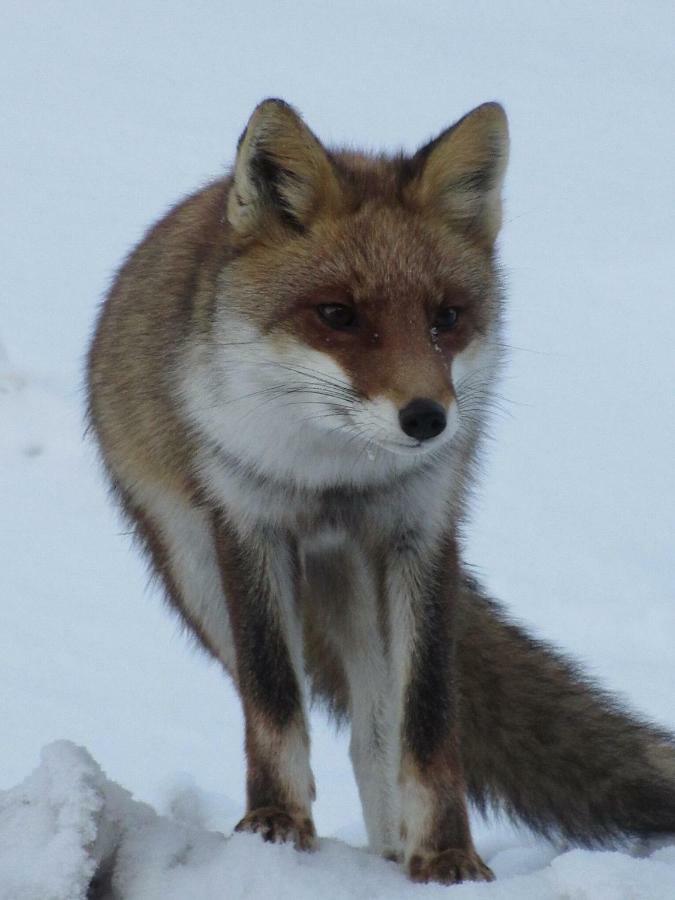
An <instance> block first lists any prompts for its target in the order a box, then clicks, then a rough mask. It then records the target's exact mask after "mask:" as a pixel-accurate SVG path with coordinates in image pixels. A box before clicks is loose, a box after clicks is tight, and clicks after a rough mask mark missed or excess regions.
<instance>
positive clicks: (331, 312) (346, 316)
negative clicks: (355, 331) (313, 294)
mask: <svg viewBox="0 0 675 900" xmlns="http://www.w3.org/2000/svg"><path fill="white" fill-rule="evenodd" d="M316 311H317V312H318V314H319V317H320V318H321V319H323V321H324V322H325V323H326V325H330V327H331V328H337V329H341V328H354V326H355V325H356V322H357V317H356V310H355V309H354V307H352V306H347V305H346V304H344V303H322V304H320V305H319V306H317V308H316Z"/></svg>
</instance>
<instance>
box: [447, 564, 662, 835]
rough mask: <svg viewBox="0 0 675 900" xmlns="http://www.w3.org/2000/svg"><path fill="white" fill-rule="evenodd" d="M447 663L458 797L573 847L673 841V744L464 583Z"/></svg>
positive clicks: (477, 589) (493, 603)
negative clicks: (456, 715)
mask: <svg viewBox="0 0 675 900" xmlns="http://www.w3.org/2000/svg"><path fill="white" fill-rule="evenodd" d="M460 626H461V631H460V640H459V644H458V650H457V652H458V664H459V669H460V685H461V689H460V690H461V710H462V712H461V715H462V752H463V757H464V767H465V775H466V778H467V783H468V788H469V793H470V795H471V797H472V799H473V800H474V801H475V802H476V803H477V805H478V806H479V807H480V808H482V809H486V808H488V807H491V806H496V807H499V808H502V809H505V810H506V811H507V812H508V813H509V814H511V815H512V816H514V817H517V818H519V819H522V820H524V821H525V822H526V823H527V824H528V825H529V826H530V827H531V828H533V829H535V830H536V831H539V832H541V833H544V834H546V835H549V836H553V835H556V834H557V835H560V836H562V837H564V838H567V839H568V840H570V841H573V842H574V843H579V844H583V845H593V844H611V843H613V842H616V841H617V840H619V839H621V838H622V837H627V836H638V837H645V836H649V835H654V834H663V833H675V740H674V739H673V737H672V736H671V735H669V734H667V733H665V732H662V731H659V730H658V729H657V728H655V727H654V726H652V725H650V724H649V723H647V722H645V721H643V720H641V719H640V718H638V717H637V716H635V715H633V714H632V713H630V712H628V711H627V710H626V709H624V708H623V707H622V706H621V705H620V704H619V703H618V702H617V701H616V700H615V699H614V698H612V697H611V696H609V695H608V694H606V693H604V692H603V691H601V690H599V689H598V688H597V687H595V686H594V685H593V684H592V682H590V681H589V680H588V679H587V678H585V677H584V676H583V675H581V674H580V672H579V671H578V670H577V668H576V667H575V666H574V664H572V663H570V662H569V661H567V660H566V659H564V658H563V657H562V656H561V655H560V654H558V653H557V652H556V651H555V650H553V649H552V648H551V647H549V646H547V645H546V644H544V643H542V642H540V641H538V640H535V639H534V638H532V637H531V636H530V635H529V634H528V633H527V632H526V631H524V630H523V629H522V628H520V627H518V626H516V625H514V624H512V623H511V622H510V621H509V620H508V618H507V617H506V615H505V614H504V612H503V611H502V609H501V608H500V606H499V605H498V604H496V603H495V602H494V601H492V600H489V599H487V598H486V597H485V596H484V595H483V594H482V593H481V591H480V589H479V588H478V586H477V585H476V584H475V583H474V582H473V581H472V580H467V583H466V592H465V594H464V595H463V597H462V602H461V605H460Z"/></svg>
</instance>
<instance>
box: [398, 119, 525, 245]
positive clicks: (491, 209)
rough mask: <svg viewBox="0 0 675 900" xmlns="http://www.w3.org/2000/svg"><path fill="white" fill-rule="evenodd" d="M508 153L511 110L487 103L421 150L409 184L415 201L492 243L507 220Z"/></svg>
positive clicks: (414, 161) (479, 238) (485, 242)
mask: <svg viewBox="0 0 675 900" xmlns="http://www.w3.org/2000/svg"><path fill="white" fill-rule="evenodd" d="M508 154H509V130H508V123H507V120H506V113H505V112H504V110H503V108H502V107H501V106H500V105H499V104H498V103H484V104H483V105H482V106H479V107H477V108H476V109H474V110H472V111H471V112H470V113H467V115H466V116H464V118H462V119H460V120H459V122H456V123H455V124H454V125H452V126H451V127H450V128H448V129H447V130H446V131H444V132H443V133H442V134H441V135H439V136H438V137H437V138H436V139H435V140H433V141H431V142H430V143H429V144H427V145H426V146H424V147H422V148H421V149H420V150H418V151H417V153H416V154H415V156H414V157H413V159H412V170H413V173H414V175H413V179H412V181H411V183H410V185H409V188H408V190H409V191H410V193H411V196H412V199H413V202H414V203H415V204H416V205H418V206H419V207H421V208H428V209H429V208H431V209H435V211H436V212H437V213H438V214H439V215H440V216H441V217H443V218H445V219H446V220H447V221H449V222H451V223H452V224H453V225H454V226H456V227H457V228H459V229H460V230H462V231H464V232H465V233H468V234H470V235H471V236H473V237H475V238H476V239H477V240H478V241H480V242H481V243H484V244H486V245H488V246H491V245H492V244H493V243H494V241H495V238H496V237H497V233H498V232H499V228H500V225H501V220H502V200H501V188H502V182H503V179H504V172H505V170H506V163H507V160H508Z"/></svg>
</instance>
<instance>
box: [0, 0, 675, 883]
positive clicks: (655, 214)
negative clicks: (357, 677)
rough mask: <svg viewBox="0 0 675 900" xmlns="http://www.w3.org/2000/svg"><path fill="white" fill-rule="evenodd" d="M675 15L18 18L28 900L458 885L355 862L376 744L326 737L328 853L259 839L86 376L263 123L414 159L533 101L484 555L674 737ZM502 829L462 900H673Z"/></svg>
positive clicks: (18, 874) (13, 723)
mask: <svg viewBox="0 0 675 900" xmlns="http://www.w3.org/2000/svg"><path fill="white" fill-rule="evenodd" d="M674 20H675V16H674V14H673V11H672V6H671V5H670V4H668V3H661V2H656V0H651V2H645V3H642V4H637V3H629V2H621V0H613V2H608V3H602V2H597V3H593V4H588V3H586V2H584V3H581V2H578V0H572V2H568V3H565V4H542V3H539V2H535V0H519V2H515V0H514V2H506V0H505V2H499V3H496V2H495V3H483V2H475V0H473V2H469V0H465V2H459V0H455V2H453V3H447V2H445V0H437V2H433V0H428V2H413V0H405V2H404V0H400V2H395V0H389V2H381V0H371V2H369V3H367V4H366V3H358V2H356V0H342V2H335V3H331V4H330V5H328V4H325V5H324V4H317V3H315V2H313V3H310V2H295V3H290V2H283V0H277V2H271V0H268V2H265V3H263V2H256V0H250V2H248V3H246V4H236V5H235V4H229V3H220V2H216V0H211V2H207V0H195V2H191V3H180V2H174V0H166V2H161V3H160V2H159V0H155V2H150V0H138V2H132V0H120V2H117V3H115V4H93V3H89V2H85V0H71V2H69V3H67V4H64V3H60V2H56V0H53V2H52V0H38V2H36V3H32V4H25V3H23V2H10V0H6V2H5V3H4V4H3V24H2V31H1V36H0V45H1V46H0V51H1V52H0V68H1V70H2V71H1V74H2V84H3V91H2V92H1V95H0V120H1V121H2V123H3V126H2V131H3V140H2V142H0V160H1V162H2V165H0V196H2V198H3V201H2V209H3V216H2V224H1V225H0V229H1V231H2V248H3V250H2V273H3V274H2V294H1V295H0V713H1V717H2V734H3V740H2V744H1V745H0V788H4V789H6V790H5V791H4V792H3V793H0V900H78V898H85V897H86V895H87V885H88V884H89V882H90V880H91V878H92V877H93V875H94V872H95V871H97V870H98V871H99V875H98V877H97V884H98V894H99V896H102V897H106V896H107V895H108V894H109V893H110V891H111V890H113V889H114V891H116V892H117V893H116V896H118V897H121V898H124V900H136V898H138V900H153V898H162V900H173V898H181V900H185V898H193V897H195V898H196V897H199V898H200V900H202V898H203V900H209V898H212V897H213V898H216V897H219V898H222V897H225V898H228V900H230V898H232V900H233V898H239V897H242V898H243V897H247V898H257V897H263V896H264V897H269V896H270V895H271V896H275V897H280V898H286V897H287V898H294V900H295V898H299V900H307V898H315V897H318V896H321V897H326V898H343V897H344V898H347V897H350V898H351V897H363V898H366V897H368V898H371V897H373V898H379V897H381V898H385V897H386V898H399V897H400V898H403V897H422V896H424V897H428V898H432V897H436V896H438V897H441V896H446V895H447V891H448V890H449V889H445V888H440V887H419V886H417V887H416V886H413V885H410V884H408V883H407V882H406V881H405V879H404V878H403V876H402V875H401V874H400V872H399V870H398V869H397V868H396V867H395V866H394V865H392V864H390V863H386V862H384V861H382V860H379V859H375V858H373V857H370V856H368V855H367V854H366V853H364V852H363V851H362V850H361V849H355V848H359V847H361V846H362V845H363V843H364V831H363V827H362V824H361V820H360V810H359V806H358V800H357V795H356V790H355V787H354V784H353V779H352V776H351V773H350V771H349V765H348V760H347V755H346V738H345V736H344V735H335V734H334V731H333V728H332V726H330V725H327V724H326V723H325V722H324V720H323V719H322V717H321V716H320V715H318V714H317V715H316V716H315V719H314V731H313V764H314V769H315V772H316V775H317V781H318V788H319V798H318V801H317V805H316V819H317V825H318V828H319V831H320V833H321V834H322V835H323V836H324V837H325V840H324V841H323V842H322V844H321V847H320V850H319V852H318V853H316V854H313V855H309V856H304V855H303V856H301V855H299V854H297V853H295V852H294V851H293V850H292V849H290V848H287V847H270V846H267V845H263V844H262V842H259V841H258V840H257V839H256V838H254V837H250V836H245V835H236V836H234V837H232V836H231V830H232V826H233V824H234V823H235V822H236V821H237V818H238V817H239V816H240V815H241V812H242V803H243V779H244V768H243V752H242V726H241V716H240V712H239V708H238V703H237V700H236V697H235V696H234V693H233V691H232V689H231V687H230V686H229V685H228V684H226V683H225V682H224V680H223V678H222V677H221V676H220V674H219V672H218V671H217V670H216V668H215V666H213V665H211V664H210V663H209V662H208V661H207V660H206V659H205V658H204V657H203V656H202V655H200V654H199V653H197V652H196V651H194V650H193V649H191V648H190V646H189V644H188V642H187V641H186V640H185V638H184V637H183V636H182V635H181V634H180V633H179V631H178V629H177V626H176V623H175V622H174V621H173V619H172V618H171V617H170V616H169V614H168V613H167V612H166V611H165V610H164V608H163V607H162V603H161V600H160V598H159V597H158V596H157V595H156V592H155V591H154V590H151V589H147V588H146V574H145V570H144V566H143V564H142V562H141V560H140V559H138V557H137V556H136V555H135V553H134V552H133V551H132V550H130V547H129V544H130V540H129V537H128V535H127V534H125V532H124V527H123V526H122V525H121V524H120V522H119V519H118V518H117V516H116V514H115V512H114V511H113V510H112V509H111V508H110V506H109V504H108V501H107V498H106V495H105V489H104V486H103V483H102V480H101V477H100V473H99V472H98V469H97V466H96V462H95V457H94V453H93V451H92V448H91V447H90V446H89V445H87V444H86V442H85V441H84V440H83V424H82V390H81V367H82V358H83V354H84V352H85V348H86V343H87V339H88V335H89V334H90V331H91V327H92V321H93V317H94V314H95V311H96V307H97V304H98V301H99V300H100V298H101V296H102V295H103V293H104V291H105V289H106V286H107V284H108V283H109V280H110V277H111V275H112V273H113V271H114V269H115V267H116V266H117V264H118V263H119V261H120V259H121V258H122V256H123V254H124V253H125V252H126V251H127V250H128V248H129V247H130V246H131V244H132V243H133V242H134V241H135V240H136V239H137V238H138V237H139V236H140V235H141V233H142V231H143V229H144V228H145V227H146V225H147V224H148V223H149V222H150V221H151V220H152V219H153V218H154V217H156V216H157V215H158V214H159V213H160V212H161V211H162V210H163V209H165V208H166V207H167V206H168V205H169V204H170V203H171V202H173V201H174V200H175V199H176V198H177V197H179V196H180V195H182V194H184V193H186V192H188V191H189V190H191V189H192V188H194V187H196V186H198V185H199V184H201V183H203V182H204V181H205V180H207V179H208V178H210V177H211V176H213V175H216V174H218V173H219V172H221V171H222V169H223V167H224V166H225V165H226V163H227V162H228V161H229V160H231V158H232V154H233V151H234V147H235V143H236V139H237V136H238V134H239V132H240V130H241V129H242V127H243V125H244V123H245V121H246V118H247V116H248V115H249V113H250V111H251V109H252V108H253V106H254V105H255V103H256V102H257V101H258V100H260V99H261V98H262V97H264V96H268V95H275V96H282V97H285V98H286V99H288V100H290V101H291V102H293V103H294V104H295V105H297V106H298V108H299V109H300V110H301V111H302V112H303V113H304V115H305V116H306V118H307V120H308V122H309V124H310V126H311V127H312V128H313V129H314V130H315V131H316V132H317V133H318V134H319V135H320V136H321V137H322V138H323V139H325V140H326V141H336V142H349V143H352V144H354V145H364V146H367V147H372V148H380V147H386V148H390V149H392V148H396V147H398V146H405V147H406V148H408V149H413V148H414V147H415V146H416V145H417V144H419V143H421V142H422V141H423V140H425V139H427V138H428V137H430V136H431V135H432V134H434V133H435V132H437V131H439V130H440V129H442V128H443V127H444V126H446V125H447V124H449V123H450V122H451V121H452V120H453V119H454V118H456V117H458V116H459V115H461V114H462V113H463V112H465V111H466V110H468V109H469V108H470V107H472V106H473V105H476V104H477V103H479V102H481V101H483V100H486V99H499V100H501V101H502V102H504V104H505V105H506V107H507V110H508V112H509V116H510V120H511V128H512V137H513V153H512V164H511V169H510V174H509V178H508V182H507V214H506V225H505V232H504V237H503V240H502V254H503V258H504V262H505V265H506V268H507V271H508V277H509V283H510V296H511V298H510V307H509V309H510V326H509V342H510V343H511V345H512V346H513V351H512V354H511V363H510V367H509V370H508V372H507V375H506V377H505V379H504V382H503V385H502V394H503V397H504V400H503V404H502V406H503V413H504V414H503V415H501V416H499V418H498V420H497V421H496V423H495V427H494V438H495V440H494V442H493V444H492V445H491V446H490V448H489V452H488V456H487V459H486V464H485V472H484V479H483V483H482V485H481V490H480V491H479V493H478V496H477V499H476V506H475V515H474V520H473V525H472V529H471V533H470V535H469V540H468V555H469V558H470V560H471V561H472V562H473V563H474V564H475V565H476V566H477V568H478V569H479V571H480V572H481V574H482V576H483V578H484V580H485V581H486V582H487V584H488V586H489V587H490V589H491V590H492V591H493V593H495V594H496V595H497V596H500V597H501V598H503V599H504V600H506V601H508V603H509V605H510V608H511V609H512V611H513V612H514V614H515V615H517V616H518V617H520V618H521V619H523V620H525V621H527V622H528V623H529V624H530V625H531V626H532V627H533V628H534V629H535V630H536V631H537V632H538V633H540V634H542V635H544V636H546V637H548V638H550V639H552V640H555V641H556V642H557V643H558V644H560V645H561V646H563V647H565V648H567V649H568V650H569V651H570V652H571V653H573V654H574V655H576V656H578V657H580V658H582V659H584V660H585V661H586V664H587V667H588V668H589V669H591V670H592V671H593V673H594V674H595V675H596V676H597V677H598V678H599V679H600V680H601V681H602V682H603V683H604V684H605V685H607V686H609V687H611V688H612V689H614V690H616V691H619V692H620V693H621V694H622V695H623V696H624V697H626V698H628V700H629V701H630V703H631V704H632V705H633V706H635V707H637V708H638V709H640V710H641V711H643V712H644V713H646V714H648V715H650V716H651V717H653V718H654V719H655V720H657V721H658V722H659V723H661V724H663V725H665V726H667V727H669V728H671V729H675V704H674V703H673V695H674V689H675V658H674V655H673V639H674V638H675V603H673V599H674V597H673V584H674V583H675V577H674V576H675V562H674V558H675V555H674V554H673V534H674V533H675V527H674V525H675V523H674V522H673V493H674V492H673V465H672V460H673V458H674V456H675V453H674V450H675V440H674V438H675V391H673V375H674V374H675V365H674V362H673V349H672V348H673V346H674V345H675V306H674V305H673V302H672V287H671V285H672V253H673V246H672V240H673V233H674V229H673V226H674V225H675V221H674V209H675V204H674V203H673V200H674V191H673V188H674V176H673V167H672V159H671V157H672V147H673V137H674V133H673V125H672V101H673V90H672V85H673V84H674V83H675V59H674V57H673V54H672V33H673V25H674V24H675V21H674ZM55 741H56V743H54V742H55ZM71 742H72V743H71ZM80 745H81V746H80ZM82 747H86V748H87V750H84V749H82ZM42 748H44V749H42ZM36 767H37V768H36ZM31 772H32V774H29V773H31ZM103 772H105V775H104V774H103ZM17 785H18V786H17ZM119 785H122V786H123V787H120V786H119ZM128 791H130V792H131V793H132V794H133V797H134V798H136V799H132V796H131V794H130V793H128ZM476 833H477V842H478V845H479V849H480V850H481V852H482V854H483V855H484V857H485V858H486V859H487V861H488V862H489V863H490V865H491V866H492V867H493V868H494V870H495V871H496V873H497V876H498V881H497V882H495V883H494V884H491V885H466V886H462V887H459V888H453V889H452V890H453V891H455V892H456V893H457V895H458V896H470V897H474V896H475V897H483V896H485V897H494V898H518V900H529V898H532V900H534V898H536V900H548V898H556V900H559V898H563V897H565V898H568V897H573V898H575V900H581V898H588V900H618V898H644V900H647V898H650V900H652V898H664V900H665V898H671V897H675V847H674V846H665V847H662V848H660V849H653V848H646V849H645V848H626V849H625V851H624V852H621V853H599V852H596V853H590V852H586V851H579V850H566V849H565V848H560V847H553V846H551V845H549V844H547V843H545V842H543V841H540V840H538V839H536V838H534V837H532V836H531V835H530V834H528V833H527V832H525V831H518V830H515V829H514V828H512V827H511V826H510V825H508V824H505V823H503V822H488V823H482V822H480V821H477V823H476ZM115 847H116V848H117V852H116V853H115V854H114V855H113V852H112V850H113V848H115ZM639 853H642V856H641V857H640V856H639V855H636V854H639ZM645 853H646V854H647V856H645V855H644V854H645Z"/></svg>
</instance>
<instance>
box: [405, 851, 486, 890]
mask: <svg viewBox="0 0 675 900" xmlns="http://www.w3.org/2000/svg"><path fill="white" fill-rule="evenodd" d="M407 869H408V875H409V876H410V878H411V879H412V881H422V882H427V881H435V882H438V883H439V884H457V883H458V882H460V881H494V880H495V876H494V874H493V873H492V870H491V869H489V868H488V867H487V866H486V865H485V863H484V862H483V860H482V859H481V858H480V856H479V855H478V854H477V853H476V851H475V850H443V851H442V852H440V853H426V852H423V851H422V852H418V853H414V854H413V855H412V856H411V857H410V860H409V862H408V866H407Z"/></svg>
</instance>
